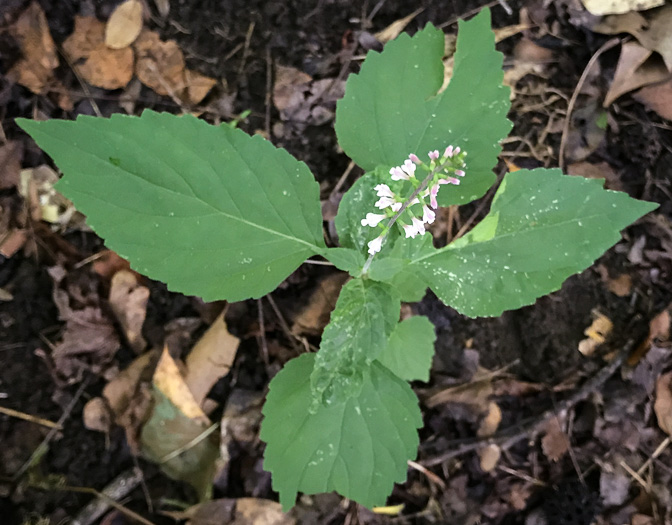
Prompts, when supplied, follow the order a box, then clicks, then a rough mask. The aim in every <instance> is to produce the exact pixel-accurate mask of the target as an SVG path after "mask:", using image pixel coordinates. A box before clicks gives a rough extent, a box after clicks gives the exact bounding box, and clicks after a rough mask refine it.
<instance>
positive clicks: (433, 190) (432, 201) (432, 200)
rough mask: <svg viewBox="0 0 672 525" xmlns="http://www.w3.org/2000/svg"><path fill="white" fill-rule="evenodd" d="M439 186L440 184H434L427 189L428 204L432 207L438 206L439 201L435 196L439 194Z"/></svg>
mask: <svg viewBox="0 0 672 525" xmlns="http://www.w3.org/2000/svg"><path fill="white" fill-rule="evenodd" d="M439 188H440V186H439V185H438V184H434V186H432V187H431V189H430V190H429V205H430V206H431V207H432V208H434V209H436V208H438V207H439V203H438V202H437V201H436V196H437V195H438V194H439Z"/></svg>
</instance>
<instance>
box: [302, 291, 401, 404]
mask: <svg viewBox="0 0 672 525" xmlns="http://www.w3.org/2000/svg"><path fill="white" fill-rule="evenodd" d="M400 310H401V303H400V301H399V296H398V295H397V294H396V293H395V291H394V290H393V289H392V288H391V287H390V286H389V285H387V284H385V283H379V282H375V281H372V280H368V279H367V280H365V279H352V280H351V281H349V282H348V283H347V284H346V285H345V286H344V287H343V288H342V289H341V293H340V294H339V296H338V301H336V307H335V308H334V311H333V312H332V314H331V319H330V321H329V324H328V325H327V326H326V328H325V329H324V332H323V334H322V341H321V343H320V350H319V352H318V353H317V357H316V359H315V370H314V371H313V374H312V376H311V384H312V388H313V394H314V397H315V405H318V404H320V403H338V402H341V401H343V400H345V399H348V398H349V397H352V396H356V395H358V394H359V390H360V389H361V386H362V382H363V380H364V374H365V369H366V367H367V366H368V365H369V364H370V363H371V362H372V361H373V360H374V359H376V357H378V354H379V353H380V352H382V351H383V349H384V348H385V346H386V345H387V339H388V337H389V336H390V334H391V333H392V330H394V327H395V325H396V324H397V322H398V321H399V311H400Z"/></svg>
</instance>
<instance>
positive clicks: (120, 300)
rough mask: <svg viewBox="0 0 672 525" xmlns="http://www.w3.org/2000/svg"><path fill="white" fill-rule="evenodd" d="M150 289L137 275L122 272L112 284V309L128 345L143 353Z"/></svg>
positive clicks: (115, 276)
mask: <svg viewBox="0 0 672 525" xmlns="http://www.w3.org/2000/svg"><path fill="white" fill-rule="evenodd" d="M148 300H149V288H147V287H146V286H142V285H141V284H140V283H139V282H138V276H137V274H135V273H133V272H131V271H128V270H121V271H118V272H117V273H115V274H114V276H113V277H112V281H111V283H110V297H109V301H110V307H111V308H112V312H113V313H114V315H115V317H116V318H117V320H118V321H119V324H120V325H121V328H122V330H123V331H124V335H125V336H126V339H127V340H128V344H129V345H130V346H131V348H132V349H133V350H134V351H135V353H137V354H139V353H141V352H142V351H143V350H144V349H145V348H146V347H147V341H145V338H144V337H143V336H142V325H143V324H144V322H145V317H146V316H147V301H148Z"/></svg>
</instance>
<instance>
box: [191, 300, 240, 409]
mask: <svg viewBox="0 0 672 525" xmlns="http://www.w3.org/2000/svg"><path fill="white" fill-rule="evenodd" d="M239 344H240V339H238V338H237V337H236V336H234V335H231V334H230V333H229V331H228V329H227V327H226V321H224V312H222V313H221V314H220V315H219V317H217V319H215V321H214V322H213V323H212V324H211V325H210V328H208V330H207V331H206V332H205V333H204V334H203V336H202V337H201V338H200V339H199V340H198V341H197V342H196V344H195V345H194V347H193V348H192V349H191V352H189V355H188V356H187V359H186V367H187V372H186V374H185V376H184V382H185V384H186V385H187V387H188V388H189V390H190V391H191V394H192V396H193V397H194V400H195V401H196V403H197V404H199V405H201V406H202V405H203V401H204V400H205V396H206V395H207V394H208V392H210V389H211V388H212V387H213V385H214V384H215V383H216V382H217V381H219V379H220V378H222V377H224V376H225V375H227V374H228V373H229V370H231V366H232V365H233V360H234V359H235V358H236V352H237V351H238V345H239Z"/></svg>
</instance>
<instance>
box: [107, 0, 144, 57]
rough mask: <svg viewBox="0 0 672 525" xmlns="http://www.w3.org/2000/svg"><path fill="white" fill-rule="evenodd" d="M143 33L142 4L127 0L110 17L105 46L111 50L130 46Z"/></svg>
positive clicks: (135, 0)
mask: <svg viewBox="0 0 672 525" xmlns="http://www.w3.org/2000/svg"><path fill="white" fill-rule="evenodd" d="M140 31H142V4H141V3H140V2H139V1H138V0H126V1H125V2H123V3H121V4H119V5H118V6H117V7H116V9H115V10H114V11H112V14H111V15H110V18H109V20H108V21H107V25H106V26H105V44H106V45H107V47H109V48H111V49H122V48H124V47H128V46H130V45H131V44H132V43H133V42H134V41H135V39H136V38H138V35H139V34H140Z"/></svg>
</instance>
